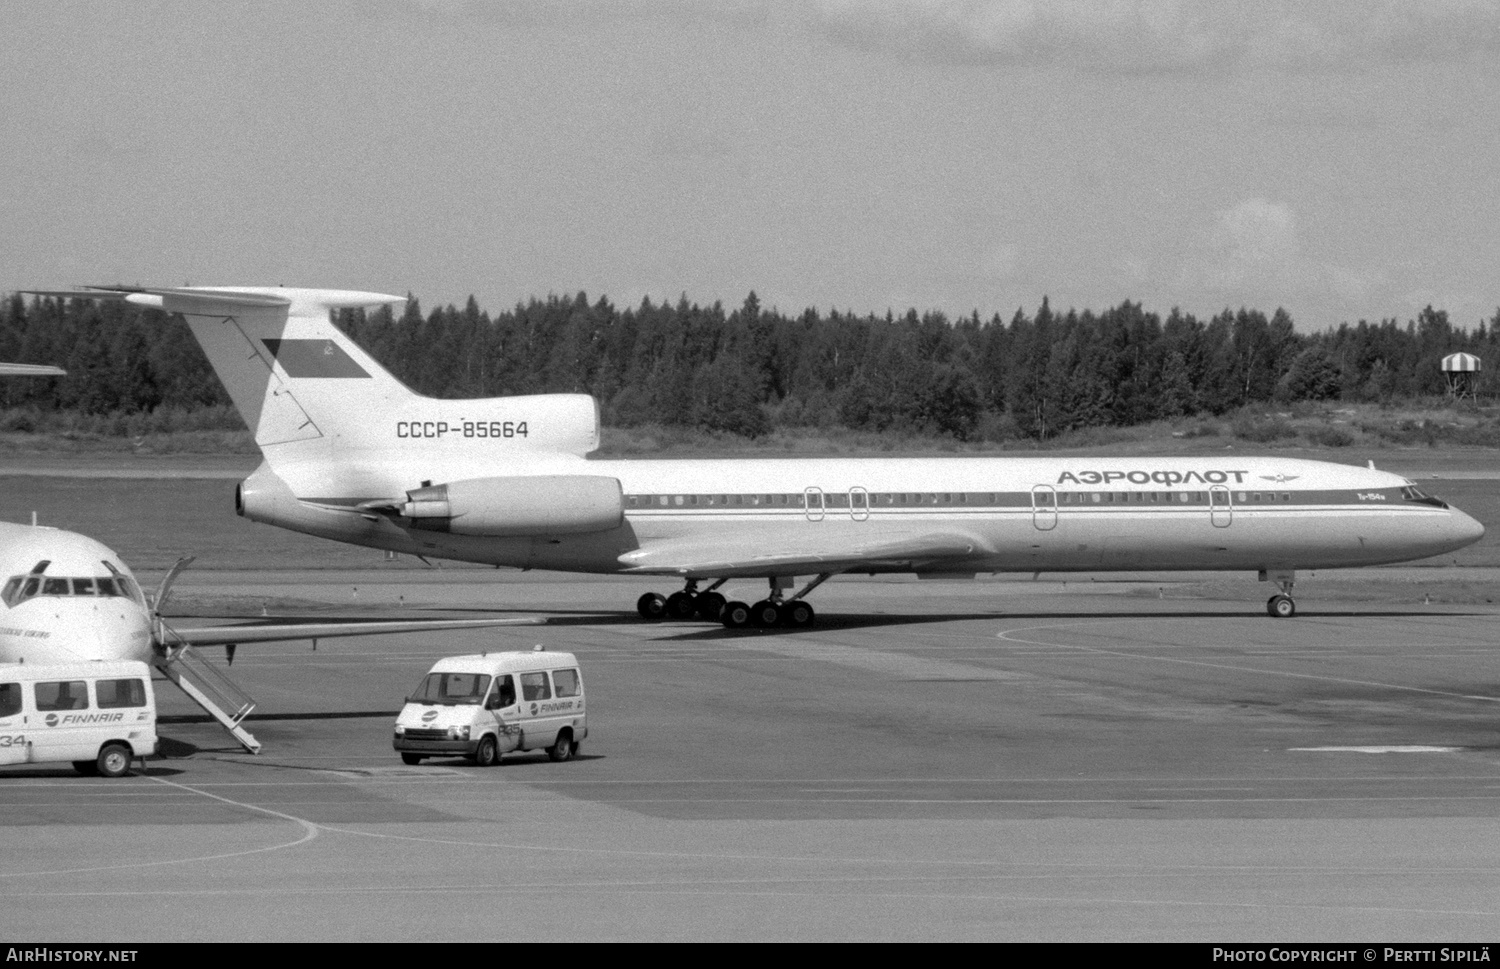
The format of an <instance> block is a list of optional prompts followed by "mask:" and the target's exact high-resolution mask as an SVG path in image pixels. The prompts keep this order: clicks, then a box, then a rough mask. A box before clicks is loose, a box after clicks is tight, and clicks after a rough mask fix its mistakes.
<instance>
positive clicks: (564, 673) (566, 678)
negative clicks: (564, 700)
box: [552, 670, 580, 697]
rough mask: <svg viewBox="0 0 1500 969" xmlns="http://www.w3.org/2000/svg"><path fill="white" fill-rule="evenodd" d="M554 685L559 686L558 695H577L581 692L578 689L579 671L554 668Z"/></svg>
mask: <svg viewBox="0 0 1500 969" xmlns="http://www.w3.org/2000/svg"><path fill="white" fill-rule="evenodd" d="M552 685H553V686H555V687H557V695H558V696H560V697H563V696H577V695H578V694H579V692H580V691H579V689H578V671H577V670H553V671H552Z"/></svg>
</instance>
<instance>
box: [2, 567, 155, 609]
mask: <svg viewBox="0 0 1500 969" xmlns="http://www.w3.org/2000/svg"><path fill="white" fill-rule="evenodd" d="M34 596H53V597H59V598H60V597H63V596H123V597H124V598H127V599H135V600H137V601H139V600H140V593H139V592H138V591H137V590H136V588H135V584H134V583H133V582H131V581H130V578H129V577H128V576H125V575H122V574H118V573H116V574H113V575H96V576H92V577H89V578H71V577H65V576H57V575H36V574H30V575H13V576H11V577H10V578H9V579H7V580H6V582H5V587H4V589H0V601H4V603H5V604H6V605H7V606H17V605H20V604H21V603H23V602H25V601H26V600H27V599H30V598H32V597H34Z"/></svg>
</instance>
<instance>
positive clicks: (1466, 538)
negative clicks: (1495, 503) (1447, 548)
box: [1453, 508, 1484, 547]
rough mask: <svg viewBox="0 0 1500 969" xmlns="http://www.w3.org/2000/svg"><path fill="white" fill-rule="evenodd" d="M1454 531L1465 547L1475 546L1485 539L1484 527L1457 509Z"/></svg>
mask: <svg viewBox="0 0 1500 969" xmlns="http://www.w3.org/2000/svg"><path fill="white" fill-rule="evenodd" d="M1453 531H1454V532H1455V534H1456V536H1457V538H1458V539H1459V541H1461V542H1463V543H1464V545H1473V544H1474V543H1475V542H1477V541H1479V540H1480V539H1481V538H1483V537H1484V525H1483V524H1482V523H1481V522H1479V521H1478V520H1477V519H1475V518H1472V517H1470V516H1469V515H1466V514H1465V513H1463V512H1461V511H1459V510H1458V509H1457V508H1454V509H1453ZM1460 547H1462V546H1460Z"/></svg>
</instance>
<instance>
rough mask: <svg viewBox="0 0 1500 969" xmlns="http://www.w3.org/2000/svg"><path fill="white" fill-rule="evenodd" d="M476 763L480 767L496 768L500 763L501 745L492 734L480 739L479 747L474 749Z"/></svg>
mask: <svg viewBox="0 0 1500 969" xmlns="http://www.w3.org/2000/svg"><path fill="white" fill-rule="evenodd" d="M474 763H476V764H478V765H479V766H480V767H494V766H495V765H496V764H498V763H500V745H499V744H498V743H496V742H495V738H494V736H493V735H492V734H485V735H484V736H483V737H480V738H479V746H478V747H475V748H474Z"/></svg>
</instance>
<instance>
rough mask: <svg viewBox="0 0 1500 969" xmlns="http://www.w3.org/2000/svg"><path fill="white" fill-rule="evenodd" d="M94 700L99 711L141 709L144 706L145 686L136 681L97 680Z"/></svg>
mask: <svg viewBox="0 0 1500 969" xmlns="http://www.w3.org/2000/svg"><path fill="white" fill-rule="evenodd" d="M94 699H96V700H98V701H99V709H101V710H116V709H119V708H121V707H143V706H145V705H146V684H145V683H143V682H141V681H140V680H138V679H129V680H99V681H97V682H95V683H94Z"/></svg>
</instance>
